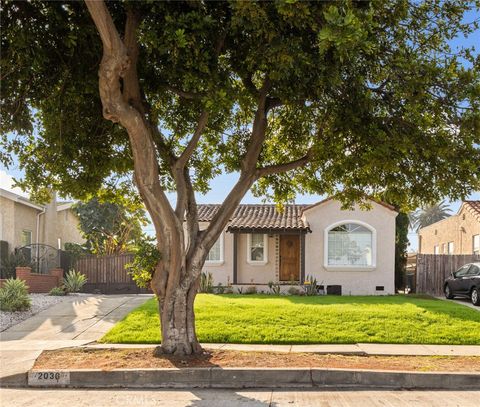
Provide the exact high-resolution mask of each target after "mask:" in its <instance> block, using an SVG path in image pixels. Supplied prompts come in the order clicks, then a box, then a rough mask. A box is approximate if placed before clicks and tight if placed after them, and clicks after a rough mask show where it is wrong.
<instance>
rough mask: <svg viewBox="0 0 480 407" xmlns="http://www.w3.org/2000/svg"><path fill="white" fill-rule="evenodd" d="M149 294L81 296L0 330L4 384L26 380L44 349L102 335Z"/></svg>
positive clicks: (0, 355) (94, 338) (85, 340)
mask: <svg viewBox="0 0 480 407" xmlns="http://www.w3.org/2000/svg"><path fill="white" fill-rule="evenodd" d="M148 298H150V296H148V295H108V296H106V295H80V296H72V297H71V298H68V299H67V301H64V302H61V303H60V304H57V305H54V306H53V307H50V308H48V309H46V310H44V311H42V312H39V313H38V314H36V315H34V316H32V317H31V318H28V319H26V320H25V321H23V322H20V323H19V324H17V325H14V326H12V327H11V328H9V329H7V330H5V331H4V332H2V333H0V341H1V342H0V346H1V349H0V380H1V382H2V384H8V383H12V382H13V383H15V382H16V381H18V380H19V378H20V379H23V380H24V377H25V372H27V371H28V370H30V369H31V367H32V366H33V364H34V362H35V360H36V358H37V357H38V356H39V355H40V353H41V352H42V351H43V350H52V349H60V348H67V347H75V346H80V345H85V344H87V343H90V342H93V341H95V340H97V339H99V338H101V337H102V336H103V335H104V334H105V333H106V332H107V331H108V330H110V328H112V327H113V326H114V325H115V324H116V323H117V322H118V321H119V320H121V319H122V318H123V317H124V316H125V315H127V314H128V313H129V312H130V311H131V310H133V309H134V308H136V307H138V306H139V305H141V304H142V303H144V302H145V301H146V300H147V299H148Z"/></svg>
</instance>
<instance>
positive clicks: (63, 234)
mask: <svg viewBox="0 0 480 407" xmlns="http://www.w3.org/2000/svg"><path fill="white" fill-rule="evenodd" d="M56 237H57V239H58V238H60V239H61V244H62V247H61V249H65V243H77V244H83V243H85V239H84V238H83V237H82V234H81V232H80V229H79V222H78V218H77V216H76V215H75V213H74V212H73V211H72V210H71V209H64V210H61V211H58V212H57V224H56Z"/></svg>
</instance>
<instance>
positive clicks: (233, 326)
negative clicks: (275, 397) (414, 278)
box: [101, 294, 480, 345]
mask: <svg viewBox="0 0 480 407" xmlns="http://www.w3.org/2000/svg"><path fill="white" fill-rule="evenodd" d="M195 315H196V326H197V335H198V339H199V341H200V342H204V343H244V344H248V343H252V344H261V343H263V344H309V343H318V344H321V343H325V344H334V343H344V344H345V343H405V344H422V343H423V344H459V345H467V344H469V345H479V344H480V312H478V311H476V310H473V309H470V308H468V307H465V306H463V305H459V304H456V303H453V302H449V301H443V300H438V299H433V298H428V297H421V296H402V295H396V296H385V297H371V296H365V297H363V296H318V297H303V296H273V295H235V294H230V295H213V294H199V295H198V296H197V299H196V301H195ZM101 342H107V343H159V342H160V328H159V319H158V309H157V301H156V300H155V299H151V300H149V301H147V302H146V303H145V304H143V305H141V306H140V307H138V308H137V309H135V310H134V311H132V312H131V313H130V314H129V315H127V316H126V317H125V318H124V319H123V320H122V321H120V322H119V323H118V324H117V325H115V326H114V327H113V328H112V329H111V330H110V331H109V332H108V333H107V334H106V335H105V336H104V337H103V338H102V339H101Z"/></svg>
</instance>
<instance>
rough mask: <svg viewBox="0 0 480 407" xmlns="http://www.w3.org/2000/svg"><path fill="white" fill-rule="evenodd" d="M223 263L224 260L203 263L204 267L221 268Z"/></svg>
mask: <svg viewBox="0 0 480 407" xmlns="http://www.w3.org/2000/svg"><path fill="white" fill-rule="evenodd" d="M224 263H225V261H224V260H207V261H205V266H221V265H222V264H224Z"/></svg>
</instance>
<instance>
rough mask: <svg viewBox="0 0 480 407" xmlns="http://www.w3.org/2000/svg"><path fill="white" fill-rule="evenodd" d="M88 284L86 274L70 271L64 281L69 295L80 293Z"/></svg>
mask: <svg viewBox="0 0 480 407" xmlns="http://www.w3.org/2000/svg"><path fill="white" fill-rule="evenodd" d="M86 282H87V277H85V274H82V273H80V272H78V273H77V272H76V271H75V270H70V271H69V272H68V273H67V275H66V276H65V278H64V279H63V286H64V287H65V291H66V292H67V293H78V292H79V291H80V290H81V289H82V287H83V286H84V285H85V283H86Z"/></svg>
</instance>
